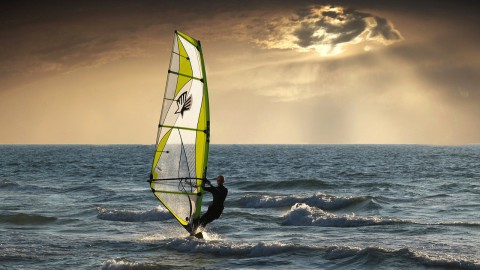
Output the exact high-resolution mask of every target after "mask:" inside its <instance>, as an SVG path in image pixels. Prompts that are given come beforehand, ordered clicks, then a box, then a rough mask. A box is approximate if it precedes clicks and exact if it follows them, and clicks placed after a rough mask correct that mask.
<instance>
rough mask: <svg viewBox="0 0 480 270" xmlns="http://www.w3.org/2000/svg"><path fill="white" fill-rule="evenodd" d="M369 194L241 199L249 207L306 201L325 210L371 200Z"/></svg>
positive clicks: (254, 196)
mask: <svg viewBox="0 0 480 270" xmlns="http://www.w3.org/2000/svg"><path fill="white" fill-rule="evenodd" d="M370 199H371V198H370V197H368V196H358V197H353V196H347V197H341V196H333V195H328V194H324V193H320V192H318V193H315V194H314V195H313V196H310V197H306V196H291V195H277V196H269V195H250V196H246V197H243V198H242V199H240V204H242V206H244V207H248V208H271V207H286V206H292V205H294V204H297V203H305V204H308V205H310V206H316V207H318V208H321V209H325V210H332V209H341V208H345V207H348V206H351V205H353V204H356V203H361V202H365V201H368V200H370Z"/></svg>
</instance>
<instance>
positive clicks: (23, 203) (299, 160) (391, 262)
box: [0, 145, 480, 269]
mask: <svg viewBox="0 0 480 270" xmlns="http://www.w3.org/2000/svg"><path fill="white" fill-rule="evenodd" d="M153 151H154V146H152V145H1V146H0V269H273V268H276V269H480V145H466V146H428V145H212V146H211V148H210V160H209V167H208V177H209V178H214V177H215V176H216V175H218V174H222V175H224V176H225V181H226V182H225V186H226V187H227V188H228V189H229V195H228V197H227V200H226V204H225V211H224V213H223V215H222V216H221V217H220V219H218V220H216V221H214V222H213V223H211V224H209V225H208V226H207V228H206V231H205V234H204V235H205V239H203V240H201V239H196V238H192V237H189V236H188V233H187V232H186V231H185V230H184V229H183V228H182V227H181V226H180V225H179V224H178V223H177V221H175V220H174V219H173V218H172V217H171V215H170V214H169V213H168V212H167V211H166V210H165V208H163V207H162V206H160V202H159V201H158V200H157V199H156V198H155V197H154V195H153V194H152V192H151V191H150V188H149V185H148V183H147V180H148V177H149V173H150V166H151V162H152V157H153ZM210 201H211V195H210V194H208V193H207V194H206V195H205V197H204V210H205V209H206V207H207V206H208V203H209V202H210Z"/></svg>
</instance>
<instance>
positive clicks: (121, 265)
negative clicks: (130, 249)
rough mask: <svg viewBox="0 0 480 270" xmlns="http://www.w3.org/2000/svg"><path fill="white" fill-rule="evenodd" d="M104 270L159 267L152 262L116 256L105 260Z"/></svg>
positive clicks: (102, 267)
mask: <svg viewBox="0 0 480 270" xmlns="http://www.w3.org/2000/svg"><path fill="white" fill-rule="evenodd" d="M100 267H101V269H102V270H135V269H139V270H140V269H158V267H159V266H156V265H154V264H152V263H141V262H135V261H131V260H128V259H124V258H116V259H110V260H107V261H105V262H104V263H103V264H102V265H101V266H100Z"/></svg>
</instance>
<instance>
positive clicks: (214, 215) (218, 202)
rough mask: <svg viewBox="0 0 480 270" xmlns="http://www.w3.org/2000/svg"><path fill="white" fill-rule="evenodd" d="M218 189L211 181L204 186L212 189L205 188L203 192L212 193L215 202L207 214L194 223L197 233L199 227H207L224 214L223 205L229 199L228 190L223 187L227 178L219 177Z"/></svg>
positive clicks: (207, 181) (206, 181) (205, 182)
mask: <svg viewBox="0 0 480 270" xmlns="http://www.w3.org/2000/svg"><path fill="white" fill-rule="evenodd" d="M216 179H217V187H214V186H212V183H210V181H209V180H205V181H204V184H207V185H209V186H210V187H206V186H204V187H203V190H205V191H208V192H210V193H212V196H213V202H212V204H210V206H209V207H208V210H207V212H205V214H203V215H202V216H201V217H200V218H199V219H197V220H195V221H194V224H195V229H194V230H193V232H195V231H196V228H198V227H205V226H206V225H207V224H208V223H210V222H212V221H214V220H215V219H218V218H219V217H220V215H221V214H222V212H223V203H224V202H225V199H226V198H227V194H228V189H227V188H226V187H224V186H223V184H224V183H225V178H224V177H223V176H222V175H219V176H217V178H216Z"/></svg>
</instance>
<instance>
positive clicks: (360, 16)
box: [0, 0, 480, 145]
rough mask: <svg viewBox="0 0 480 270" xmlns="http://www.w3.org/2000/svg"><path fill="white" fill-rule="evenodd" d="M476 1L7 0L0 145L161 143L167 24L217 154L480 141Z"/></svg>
mask: <svg viewBox="0 0 480 270" xmlns="http://www.w3.org/2000/svg"><path fill="white" fill-rule="evenodd" d="M478 6H479V5H478V4H477V5H475V1H467V0H461V1H429V0H424V1H400V0H397V1H384V0H375V1H374V0H364V1H353V0H352V1H312V0H289V1H287V0H262V1H253V0H242V1H240V0H230V1H193V0H176V1H168V2H167V1H154V0H139V1H125V0H109V1H58V0H56V1H52V0H44V1H22V0H20V1H9V0H7V1H2V2H0V40H1V42H0V144H154V143H155V140H156V133H157V125H158V121H159V118H160V112H161V104H162V97H163V92H164V89H165V80H166V75H167V70H168V65H169V59H170V52H171V48H172V42H173V32H174V30H180V31H182V32H184V33H187V34H188V35H190V36H192V37H194V38H196V39H199V40H200V41H201V43H202V48H203V52H204V57H205V62H206V73H207V78H208V86H209V95H210V113H211V142H212V143H214V144H430V145H463V144H473V143H480V88H479V85H480V50H479V45H478V44H480V43H479V42H480V31H478V26H479V25H480V16H478V14H479V13H480V8H479V7H478Z"/></svg>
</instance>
